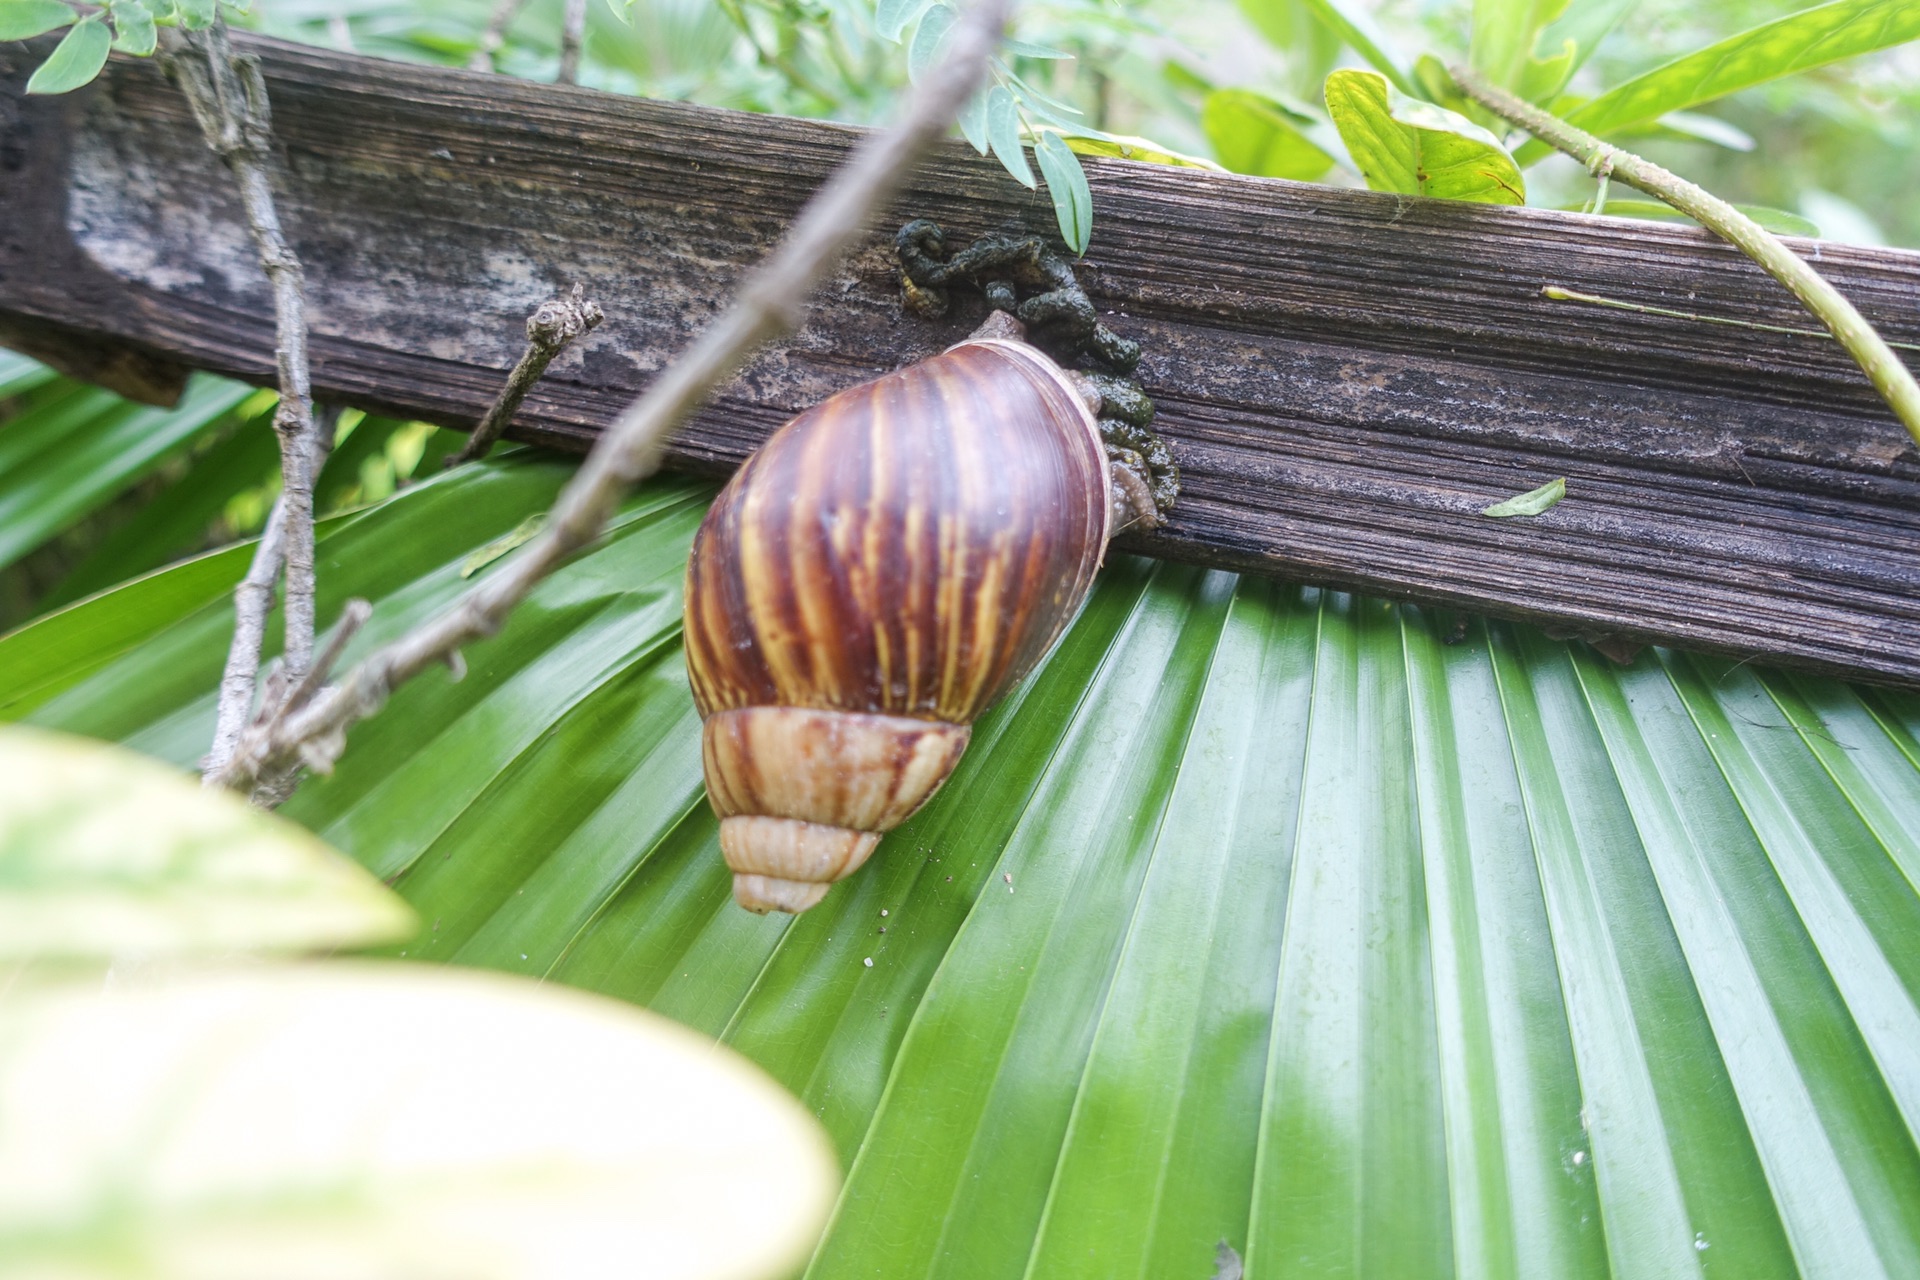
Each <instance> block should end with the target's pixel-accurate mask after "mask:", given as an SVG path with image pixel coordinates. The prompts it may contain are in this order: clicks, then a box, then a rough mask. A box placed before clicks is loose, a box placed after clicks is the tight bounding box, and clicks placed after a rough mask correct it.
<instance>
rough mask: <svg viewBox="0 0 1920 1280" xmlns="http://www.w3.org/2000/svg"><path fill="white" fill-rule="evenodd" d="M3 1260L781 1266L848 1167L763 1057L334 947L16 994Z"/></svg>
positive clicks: (4, 1161)
mask: <svg viewBox="0 0 1920 1280" xmlns="http://www.w3.org/2000/svg"><path fill="white" fill-rule="evenodd" d="M0 1022H3V1023H4V1025H5V1026H6V1028H7V1036H6V1038H5V1041H4V1043H0V1115H4V1116H5V1117H6V1123H5V1124H4V1125H0V1273H4V1274H6V1275H8V1276H9V1277H14V1276H47V1277H54V1276H57V1277H60V1278H61V1280H134V1278H135V1277H138V1278H139V1280H260V1277H265V1276H272V1277H276V1278H277V1280H303V1278H306V1277H314V1278H316V1280H317V1278H319V1277H326V1278H327V1280H379V1278H389V1280H390V1278H392V1277H400V1276H421V1277H424V1276H459V1277H463V1280H532V1278H534V1277H540V1278H543V1280H544V1278H548V1277H553V1278H558V1277H578V1276H591V1275H644V1276H647V1277H648V1278H649V1280H756V1278H760V1280H765V1278H769V1277H774V1276H779V1275H782V1274H785V1273H786V1272H787V1270H788V1269H789V1268H791V1267H793V1266H795V1265H796V1264H798V1263H799V1262H800V1260H801V1259H802V1258H803V1257H804V1256H805V1253H806V1250H807V1248H808V1247H809V1246H810V1245H811V1244H812V1242H813V1238H814V1236H815V1234H816V1233H817V1232H818V1231H819V1229H820V1226H821V1223H822V1222H823V1221H824V1220H825V1218H826V1215H827V1211H828V1208H829V1207H830V1206H831V1204H832V1200H833V1192H834V1186H835V1183H836V1181H837V1170H836V1169H835V1166H834V1160H833V1154H832V1151H831V1148H830V1147H829V1146H828V1144H827V1141H826V1137H825V1135H824V1134H823V1133H822V1132H821V1129H820V1126H819V1124H818V1123H817V1122H815V1121H814V1120H813V1118H812V1117H810V1116H808V1115H807V1114H806V1112H804V1111H803V1110H802V1109H801V1108H800V1107H799V1106H798V1105H797V1104H796V1103H795V1102H794V1101H793V1100H792V1099H791V1098H790V1097H788V1096H787V1095H786V1094H785V1093H784V1092H782V1091H781V1089H780V1088H779V1086H777V1085H775V1084H774V1083H773V1082H772V1081H771V1080H769V1079H768V1078H767V1077H766V1076H765V1075H764V1074H762V1073H761V1072H760V1071H759V1070H758V1069H757V1068H754V1067H752V1066H750V1065H748V1064H747V1063H746V1062H745V1061H744V1060H743V1059H741V1058H739V1057H738V1056H737V1055H735V1054H732V1053H729V1052H726V1051H724V1050H716V1049H715V1047H714V1046H713V1045H712V1044H711V1043H709V1042H708V1041H707V1040H705V1039H704V1038H702V1037H700V1036H697V1035H694V1034H693V1033H691V1032H688V1031H686V1030H684V1029H682V1028H680V1027H677V1026H675V1025H673V1024H672V1023H670V1022H668V1021H667V1020H666V1019H664V1018H660V1017H657V1016H655V1015H652V1014H648V1013H644V1012H642V1011H640V1010H638V1009H634V1008H632V1007H630V1006H626V1005H622V1004H619V1003H617V1002H615V1001H612V1000H607V999H602V998H598V997H594V996H588V995H583V994H581V993H578V992H572V991H568V990H565V989H564V988H560V987H554V986H540V985H537V984H535V983H532V982H528V981H525V980H523V979H514V978H503V977H499V976H496V975H482V974H476V973H471V972H461V971H459V970H452V969H427V968H422V967H416V966H405V965H392V964H371V963H364V962H347V961H341V962H332V963H327V964H313V965H287V966H268V967H265V968H261V969H252V970H247V971H244V972H240V971H227V972H222V971H220V970H210V971H209V970H202V971H197V972H183V973H174V974H168V975H165V976H163V977H161V978H159V979H157V980H156V979H154V978H151V977H147V978H144V979H142V978H139V977H136V978H135V979H133V980H130V981H128V982H125V983H122V984H118V985H117V986H116V987H115V988H114V989H113V990H110V991H108V992H106V993H102V992H101V991H100V990H99V985H98V984H97V983H91V984H87V985H86V986H84V987H82V986H80V985H78V984H75V985H71V986H69V985H66V984H59V985H54V986H36V987H28V988H26V989H23V990H16V991H15V992H14V993H12V994H10V995H8V996H6V997H4V998H0Z"/></svg>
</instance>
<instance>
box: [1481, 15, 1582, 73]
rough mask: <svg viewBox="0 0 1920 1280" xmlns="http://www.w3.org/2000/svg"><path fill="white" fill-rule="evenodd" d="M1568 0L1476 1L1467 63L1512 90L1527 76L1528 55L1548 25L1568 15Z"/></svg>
mask: <svg viewBox="0 0 1920 1280" xmlns="http://www.w3.org/2000/svg"><path fill="white" fill-rule="evenodd" d="M1567 3H1568V0H1473V40H1472V43H1471V44H1470V45H1469V46H1468V52H1467V59H1468V61H1469V62H1470V63H1471V64H1472V65H1473V66H1474V67H1475V68H1476V69H1477V70H1480V71H1483V72H1485V73H1486V75H1487V77H1488V78H1489V79H1491V80H1492V81H1493V82H1494V83H1495V84H1497V85H1500V86H1502V87H1511V86H1513V85H1515V84H1517V83H1518V82H1519V81H1520V78H1521V76H1522V75H1523V74H1524V73H1525V71H1526V69H1527V63H1528V55H1529V54H1531V53H1532V52H1533V48H1534V42H1535V41H1536V40H1538V39H1539V36H1540V32H1541V31H1542V30H1544V29H1545V28H1546V27H1547V25H1548V24H1549V23H1551V22H1553V21H1554V20H1555V19H1556V18H1558V17H1560V16H1561V14H1562V13H1564V12H1565V11H1566V8H1567Z"/></svg>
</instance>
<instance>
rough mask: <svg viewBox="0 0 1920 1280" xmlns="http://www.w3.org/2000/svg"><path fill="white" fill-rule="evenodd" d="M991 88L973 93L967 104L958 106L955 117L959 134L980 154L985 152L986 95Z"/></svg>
mask: <svg viewBox="0 0 1920 1280" xmlns="http://www.w3.org/2000/svg"><path fill="white" fill-rule="evenodd" d="M990 92H991V90H988V89H982V90H981V91H980V92H978V93H976V94H974V95H973V97H972V98H971V99H970V100H969V101H968V102H967V105H966V106H964V107H962V108H960V114H959V116H958V117H956V119H957V121H958V123H959V125H960V135H961V136H962V137H964V138H965V139H966V140H967V145H969V146H971V147H972V148H973V149H974V150H975V151H978V152H979V153H980V154H981V155H985V154H987V95H988V93H990Z"/></svg>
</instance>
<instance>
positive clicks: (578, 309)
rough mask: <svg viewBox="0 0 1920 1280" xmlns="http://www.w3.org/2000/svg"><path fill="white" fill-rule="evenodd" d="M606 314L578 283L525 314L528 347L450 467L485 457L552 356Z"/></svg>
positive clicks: (448, 460) (454, 457)
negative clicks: (531, 312) (560, 296)
mask: <svg viewBox="0 0 1920 1280" xmlns="http://www.w3.org/2000/svg"><path fill="white" fill-rule="evenodd" d="M604 318H605V317H604V316H603V315H602V313H601V311H600V306H599V304H598V303H596V302H594V300H593V299H591V298H589V297H587V296H586V291H585V290H584V289H582V288H581V287H580V286H579V285H577V284H576V285H575V286H573V292H572V293H570V294H567V295H566V296H565V297H562V298H550V299H548V300H547V301H545V302H543V303H541V304H540V306H539V308H538V309H537V310H535V311H534V313H533V314H532V315H530V316H528V317H527V349H526V350H525V351H523V352H521V353H520V362H519V363H518V364H516V365H514V366H513V370H512V372H510V373H508V374H507V382H506V385H505V386H503V387H501V388H500V394H499V396H498V397H497V398H495V400H494V402H493V407H492V408H490V409H488V410H487V416H486V417H484V418H482V419H480V425H479V426H477V427H475V428H474V429H473V434H472V435H471V436H469V437H467V444H466V447H465V448H463V449H462V450H460V452H459V453H456V454H454V455H453V456H452V457H451V458H448V459H447V465H448V466H449V467H457V466H459V465H460V464H461V463H463V462H472V461H473V460H474V459H475V458H484V457H485V456H486V455H487V450H489V449H491V448H493V442H494V441H496V440H498V439H499V438H500V433H501V432H503V431H505V430H506V429H507V425H508V424H509V423H511V422H512V421H513V415H514V414H515V413H516V412H517V411H518V410H519V408H520V402H521V401H522V400H525V399H526V398H527V392H528V391H530V390H532V389H533V384H534V383H536V382H538V381H539V380H540V375H541V374H543V373H545V372H546V371H547V366H548V365H549V364H551V363H552V362H553V358H554V357H555V356H557V355H559V354H560V353H561V352H562V351H565V350H566V349H567V344H568V343H570V342H572V341H573V340H574V339H575V338H577V337H579V336H580V335H581V334H583V333H585V332H586V331H587V330H589V329H591V328H593V327H594V326H595V325H597V324H599V323H600V321H601V320H602V319H604Z"/></svg>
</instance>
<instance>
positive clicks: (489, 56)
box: [467, 0, 527, 71]
mask: <svg viewBox="0 0 1920 1280" xmlns="http://www.w3.org/2000/svg"><path fill="white" fill-rule="evenodd" d="M526 7H527V0H500V2H499V3H498V4H496V5H494V6H493V16H492V17H490V18H488V19H487V29H486V30H485V31H483V32H481V33H480V44H479V46H478V47H477V48H475V49H474V51H473V56H472V57H471V58H469V59H467V70H469V71H491V70H493V56H494V55H495V54H496V53H499V52H500V46H501V45H503V44H505V43H506V42H507V28H508V27H510V26H512V25H513V20H514V19H515V18H517V17H519V16H520V11H521V10H522V9H524V8H526Z"/></svg>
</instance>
